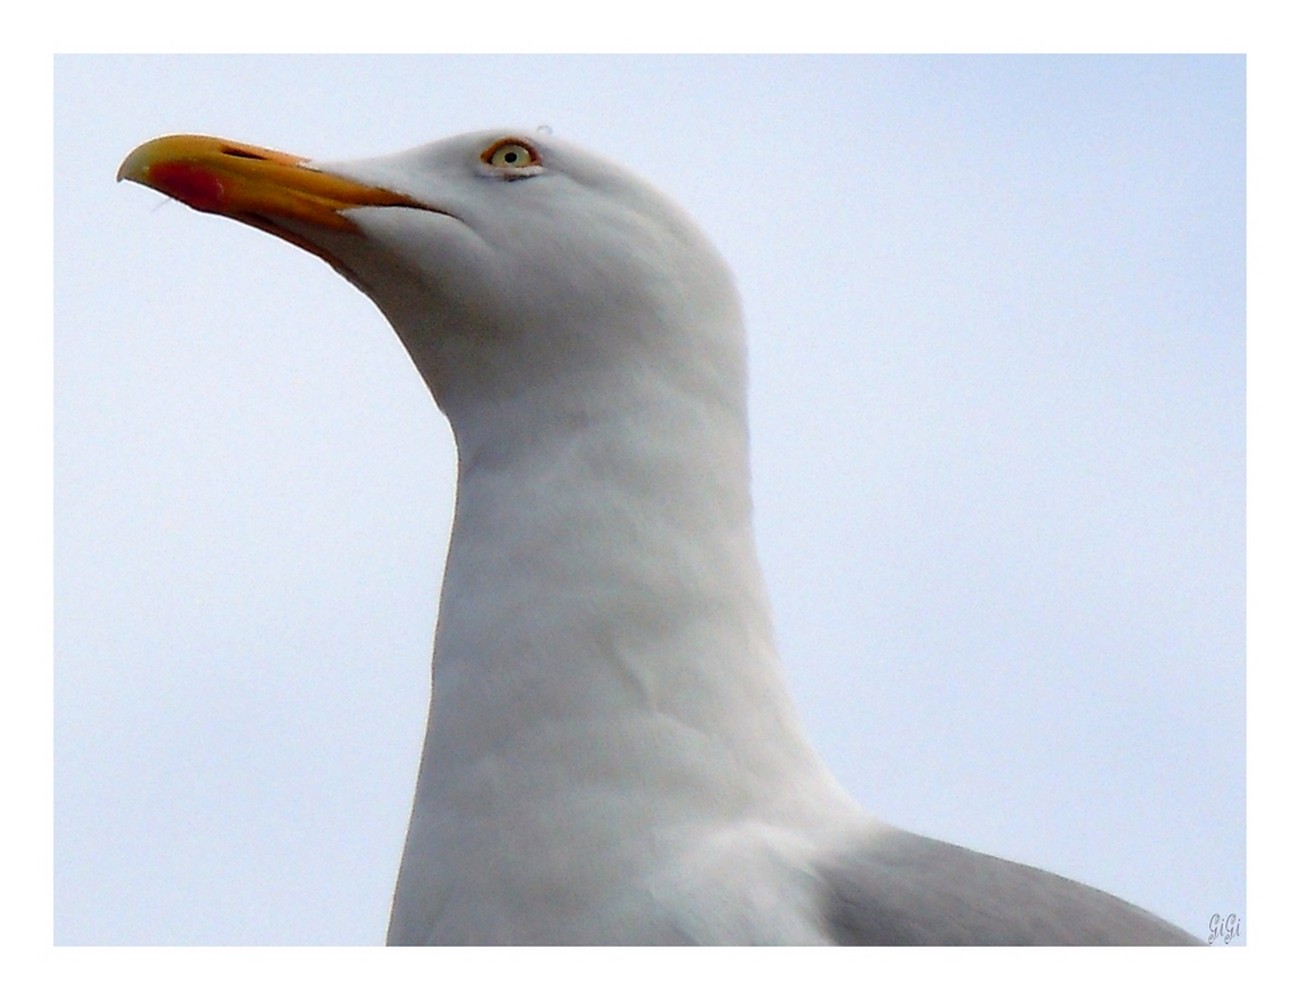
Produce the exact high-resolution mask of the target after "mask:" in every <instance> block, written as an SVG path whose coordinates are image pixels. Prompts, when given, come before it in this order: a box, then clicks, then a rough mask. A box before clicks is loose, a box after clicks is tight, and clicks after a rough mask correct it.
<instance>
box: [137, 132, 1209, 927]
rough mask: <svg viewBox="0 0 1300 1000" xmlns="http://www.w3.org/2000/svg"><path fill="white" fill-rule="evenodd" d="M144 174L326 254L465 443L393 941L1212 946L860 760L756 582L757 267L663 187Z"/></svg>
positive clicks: (364, 175)
mask: <svg viewBox="0 0 1300 1000" xmlns="http://www.w3.org/2000/svg"><path fill="white" fill-rule="evenodd" d="M124 179H125V180H130V181H135V182H137V183H140V184H144V185H146V186H148V187H151V188H154V189H156V190H158V191H161V192H163V193H164V194H166V195H168V196H170V197H172V198H175V199H177V200H179V201H182V202H184V203H186V204H188V205H190V206H191V207H193V208H195V209H198V210H199V211H203V212H211V213H215V214H218V215H224V216H228V217H230V218H232V219H237V220H239V221H240V222H243V223H246V224H248V225H251V226H255V227H257V228H259V229H263V230H265V231H267V232H269V233H272V234H273V235H275V236H277V237H280V238H281V239H284V240H287V241H288V242H289V243H292V244H294V245H296V246H299V247H301V248H303V249H305V250H308V251H309V252H311V253H313V254H315V255H316V256H318V257H320V258H322V259H323V260H325V261H326V262H328V263H329V264H330V265H331V266H333V267H334V268H335V269H336V270H337V271H338V272H339V273H340V274H342V275H343V276H344V277H345V278H347V279H348V281H350V282H351V283H352V284H354V285H355V286H356V287H357V288H359V289H360V290H361V291H362V292H364V293H365V294H366V295H367V296H369V297H370V298H371V299H372V300H373V301H374V303H375V304H376V305H377V306H378V308H379V309H380V311H381V312H382V313H383V314H384V315H385V317H386V318H387V319H388V320H389V322H390V323H391V325H392V326H393V329H394V330H395V331H396V333H397V335H398V337H399V338H401V341H402V343H403V344H404V345H405V347H406V349H407V351H408V353H409V354H410V356H411V359H412V361H413V362H414V364H415V366H416V368H417V369H418V370H419V372H420V375H421V376H422V377H423V378H424V381H425V383H426V384H427V386H428V388H429V390H430V392H431V394H432V396H433V399H434V401H435V402H436V403H437V405H438V407H439V408H440V409H441V410H442V412H443V413H444V414H445V415H446V417H447V419H448V421H449V423H450V425H451V428H452V431H453V434H454V436H455V441H456V446H457V481H456V482H457V489H456V502H455V512H454V519H453V528H452V535H451V542H450V545H449V548H448V553H447V562H446V570H445V574H444V578H443V586H442V594H441V600H440V606H439V610H438V621H437V629H436V635H435V641H434V654H433V676H434V684H433V696H432V700H431V708H430V713H429V723H428V731H427V735H426V738H425V743H424V749H423V756H422V759H421V764H420V770H419V777H418V780H417V784H416V789H415V795H414V803H413V806H412V810H411V818H410V826H409V830H408V833H407V837H406V845H405V850H404V852H403V856H402V861H401V866H400V870H399V874H398V880H397V886H396V889H395V892H394V897H393V907H392V914H391V918H390V922H389V928H388V943H389V944H394V945H432V944H450V945H466V944H534V945H542V944H566V945H581V944H624V945H648V944H681V945H684V944H714V945H723V944H731V945H735V944H769V945H770V944H839V945H905V944H910V945H958V944H966V945H978V944H983V945H1010V944H1025V945H1031V944H1055V945H1064V944H1146V945H1155V944H1184V943H1194V939H1193V938H1192V937H1191V935H1189V934H1186V933H1185V932H1184V931H1182V930H1180V929H1178V928H1177V927H1175V926H1173V925H1171V924H1169V923H1167V922H1165V921H1164V920H1162V919H1160V918H1158V917H1156V916H1154V915H1152V914H1150V913H1147V912H1146V911H1144V910H1141V909H1139V908H1137V907H1135V906H1133V905H1131V904H1129V903H1127V902H1124V901H1123V900H1120V899H1117V898H1115V897H1114V896H1111V895H1108V894H1106V893H1104V892H1101V891H1100V890H1097V889H1093V888H1090V887H1088V886H1085V885H1082V884H1080V883H1078V882H1074V881H1071V880H1069V879H1066V878H1063V877H1060V876H1058V875H1054V874H1051V873H1049V872H1046V871H1042V870H1039V869H1036V868H1032V867H1029V866H1026V865H1022V864H1017V863H1015V862H1012V861H1006V860H1002V859H1000V858H996V857H992V856H989V855H986V854H982V853H978V852H975V851H973V850H968V849H966V848H963V847H959V846H956V845H952V844H947V843H944V842H941V841H938V840H933V839H930V838H928V837H924V836H920V835H917V834H913V833H909V832H906V831H903V830H900V829H897V828H895V827H893V826H891V825H889V824H887V823H885V822H883V821H881V820H878V819H875V818H873V817H871V816H870V815H868V814H867V813H866V812H864V811H863V810H862V809H861V808H860V807H859V806H858V805H857V804H855V803H854V802H853V801H852V799H851V798H850V797H849V796H848V795H847V794H846V793H845V792H844V791H843V789H842V788H841V787H840V785H839V784H838V783H837V782H836V780H835V779H834V778H833V777H832V776H831V774H830V773H829V771H828V770H827V768H826V766H825V765H824V764H823V763H822V761H821V760H820V759H819V758H818V756H817V754H816V752H815V751H814V750H813V748H812V746H811V744H810V742H809V740H808V738H807V736H806V734H805V732H804V730H803V728H802V725H801V723H800V721H799V719H798V717H797V714H796V711H795V707H794V704H793V702H792V700H791V697H790V695H789V693H788V691H787V688H786V685H785V681H784V675H783V671H782V667H781V664H780V661H779V659H778V656H777V652H776V644H775V640H774V637H773V628H772V622H771V616H770V613H769V608H768V603H767V597H766V593H765V589H764V584H763V581H762V576H761V574H760V571H759V564H758V558H757V552H756V547H755V541H754V532H753V527H752V517H751V499H750V474H749V454H748V452H749V437H748V434H749V431H748V423H747V413H746V353H745V352H746V347H745V333H744V325H743V322H742V318H741V309H740V306H739V302H738V297H737V294H736V291H735V287H734V283H733V280H732V277H731V274H730V271H729V269H728V267H727V265H726V263H725V262H724V261H723V260H722V258H721V257H720V255H719V254H718V252H717V251H716V250H715V249H714V248H713V246H712V245H711V243H710V242H709V240H708V239H707V238H706V237H705V236H704V235H703V234H702V233H701V232H700V230H699V229H698V228H697V227H696V225H695V224H694V223H693V222H692V221H691V220H690V219H689V218H688V217H687V216H686V215H685V214H684V213H683V212H682V210H680V209H679V208H677V207H676V206H675V205H674V204H673V203H672V202H671V201H670V200H669V199H668V198H666V197H665V196H663V195H662V194H660V193H659V192H657V191H656V190H655V189H653V188H652V187H651V186H649V185H648V184H646V183H645V182H644V181H642V180H641V179H639V178H638V177H637V176H636V175H635V174H633V173H632V172H630V171H629V170H627V169H625V168H623V167H622V166H620V165H617V164H614V163H611V162H609V161H607V160H605V159H602V158H600V157H598V156H595V155H592V154H591V153H588V152H586V151H585V150H583V149H581V148H579V147H577V146H575V145H573V144H571V143H568V142H565V141H562V140H560V139H558V138H556V137H554V136H553V135H550V134H538V133H535V132H532V131H526V130H525V131H518V130H494V131H484V132H475V133H471V134H467V135H461V136H457V137H454V138H450V139H445V140H442V141H438V142H434V143H430V144H428V145H424V146H420V147H418V148H415V149H412V150H409V151H407V152H403V153H399V154H396V155H393V156H388V157H380V158H374V159H365V160H354V161H349V162H323V161H318V160H309V159H306V158H303V157H299V156H292V155H289V154H286V153H281V152H277V151H275V150H270V149H264V148H261V147H258V146H251V145H248V144H245V143H242V142H231V141H228V140H225V139H217V138H211V137H206V136H195V135H177V136H166V137H163V138H159V139H154V140H152V141H149V142H146V143H144V144H143V145H141V146H139V147H138V148H136V149H135V150H134V151H132V152H131V153H130V154H129V155H128V156H127V158H126V160H125V161H124V162H123V163H122V166H121V169H120V171H119V172H118V180H124Z"/></svg>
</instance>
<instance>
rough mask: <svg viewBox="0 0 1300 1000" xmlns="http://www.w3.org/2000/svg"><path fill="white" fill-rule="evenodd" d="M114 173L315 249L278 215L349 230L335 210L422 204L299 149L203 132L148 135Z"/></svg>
mask: <svg viewBox="0 0 1300 1000" xmlns="http://www.w3.org/2000/svg"><path fill="white" fill-rule="evenodd" d="M117 179H118V180H119V181H122V180H127V181H135V182H136V183H137V184H143V185H145V186H146V187H151V188H154V189H155V190H158V191H161V192H162V193H163V194H166V195H169V196H170V197H172V198H175V199H176V200H177V201H183V202H184V203H185V204H187V205H189V206H190V207H191V208H194V209H197V210H198V211H200V212H213V213H215V214H217V215H225V216H229V217H230V218H232V219H238V220H239V221H240V222H244V223H247V224H248V225H250V226H256V227H257V228H258V229H263V230H266V231H267V232H270V233H273V234H275V235H276V236H279V237H281V238H282V239H285V240H288V241H289V242H291V243H294V244H296V245H297V246H300V247H303V248H304V249H306V250H309V251H311V252H312V253H315V254H317V255H320V256H326V255H325V254H324V253H323V252H322V251H321V250H320V249H319V248H317V247H315V246H313V245H311V244H310V243H309V242H307V240H306V238H305V237H303V236H300V235H298V234H296V233H293V232H290V231H289V230H286V229H285V228H284V226H283V225H282V224H281V221H280V220H285V221H298V222H307V223H310V224H312V225H316V226H322V227H324V228H327V229H333V230H343V231H352V232H355V231H356V228H357V227H356V225H355V224H354V223H353V222H352V221H351V220H349V219H348V218H347V217H346V216H344V215H342V214H341V213H342V212H343V211H345V210H346V209H349V208H359V207H362V206H368V205H402V206H406V207H409V208H425V207H426V206H424V205H421V204H420V203H419V202H417V201H414V200H413V199H411V198H408V197H407V196H406V195H402V194H398V193H396V192H394V191H388V190H386V189H384V188H379V187H371V186H369V185H367V184H360V183H358V182H356V181H350V180H347V179H346V178H343V177H338V176H335V175H333V174H327V173H324V172H323V171H320V170H317V169H315V168H313V167H311V166H308V165H307V159H306V158H305V157H302V156H293V155H292V154H289V153H280V152H276V151H275V150H273V149H263V148H261V147H260V146H249V145H245V144H244V143H239V142H230V141H229V140H226V139H215V138H212V137H211V136H205V135H169V136H163V137H162V138H160V139H151V140H150V141H149V142H146V143H144V144H143V145H141V146H137V147H136V148H135V149H133V150H132V151H131V153H130V154H129V155H128V156H127V158H126V159H125V160H123V161H122V166H121V167H120V168H119V169H118V171H117ZM327 259H328V258H327Z"/></svg>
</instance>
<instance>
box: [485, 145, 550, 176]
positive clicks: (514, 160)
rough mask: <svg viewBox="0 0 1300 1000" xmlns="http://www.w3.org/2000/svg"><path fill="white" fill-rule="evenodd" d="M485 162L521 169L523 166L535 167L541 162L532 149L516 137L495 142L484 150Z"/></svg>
mask: <svg viewBox="0 0 1300 1000" xmlns="http://www.w3.org/2000/svg"><path fill="white" fill-rule="evenodd" d="M483 162H484V163H486V164H488V165H489V166H492V167H500V168H501V169H503V170H519V169H521V168H523V167H535V166H537V165H538V164H539V163H541V157H539V156H538V155H537V154H536V153H535V152H534V151H533V150H532V149H530V148H529V147H528V146H525V145H524V144H523V143H522V142H519V141H518V140H516V139H505V140H503V141H501V142H497V143H493V144H492V145H491V146H489V147H488V148H487V149H485V150H484V151H483Z"/></svg>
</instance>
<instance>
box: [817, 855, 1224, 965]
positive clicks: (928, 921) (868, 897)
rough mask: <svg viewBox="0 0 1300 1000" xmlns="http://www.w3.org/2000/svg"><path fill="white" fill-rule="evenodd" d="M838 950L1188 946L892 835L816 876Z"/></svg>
mask: <svg viewBox="0 0 1300 1000" xmlns="http://www.w3.org/2000/svg"><path fill="white" fill-rule="evenodd" d="M819 874H820V876H821V879H820V881H821V884H822V888H823V898H822V900H821V905H822V917H823V920H824V923H825V926H826V928H827V930H828V933H829V934H830V936H831V938H832V939H833V940H834V941H835V943H837V944H842V945H905V944H912V945H1120V944H1126V945H1172V944H1197V943H1199V942H1198V941H1197V939H1196V938H1194V937H1192V936H1191V935H1190V934H1188V933H1186V932H1185V931H1182V930H1180V929H1179V928H1177V927H1175V926H1174V925H1173V924H1170V923H1167V922H1166V921H1164V920H1161V919H1160V918H1159V917H1156V916H1154V915H1152V914H1150V913H1148V912H1146V911H1145V910H1142V909H1139V908H1138V907H1136V906H1133V905H1131V904H1129V903H1126V902H1124V901H1123V900H1122V899H1117V898H1116V897H1114V896H1111V895H1108V894H1107V893H1104V892H1101V891H1100V890H1098V889H1093V888H1090V887H1089V886H1086V885H1083V884H1081V883H1079V882H1073V881H1071V880H1070V879H1067V878H1062V877H1060V876H1059V875H1053V874H1051V873H1050V872H1045V871H1042V870H1041V869H1038V868H1031V867H1029V866H1028V865H1021V864H1016V863H1015V862H1011V861H1004V860H1002V859H1001V858H995V857H991V856H990V855H987V854H980V853H978V852H977V851H970V850H967V849H965V848H962V847H956V846H954V845H952V844H946V843H944V842H942V841H938V840H931V839H930V838H928V837H920V836H917V835H915V834H910V833H905V832H903V831H901V830H895V831H890V832H888V833H886V834H883V835H880V836H877V837H873V838H871V839H870V841H867V842H864V843H862V844H860V845H859V846H858V847H857V848H856V849H854V850H851V851H849V852H846V853H845V854H843V855H841V856H840V857H839V858H838V859H835V860H834V861H832V862H831V863H829V864H827V865H826V866H824V867H823V868H822V870H821V871H820V872H819Z"/></svg>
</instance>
